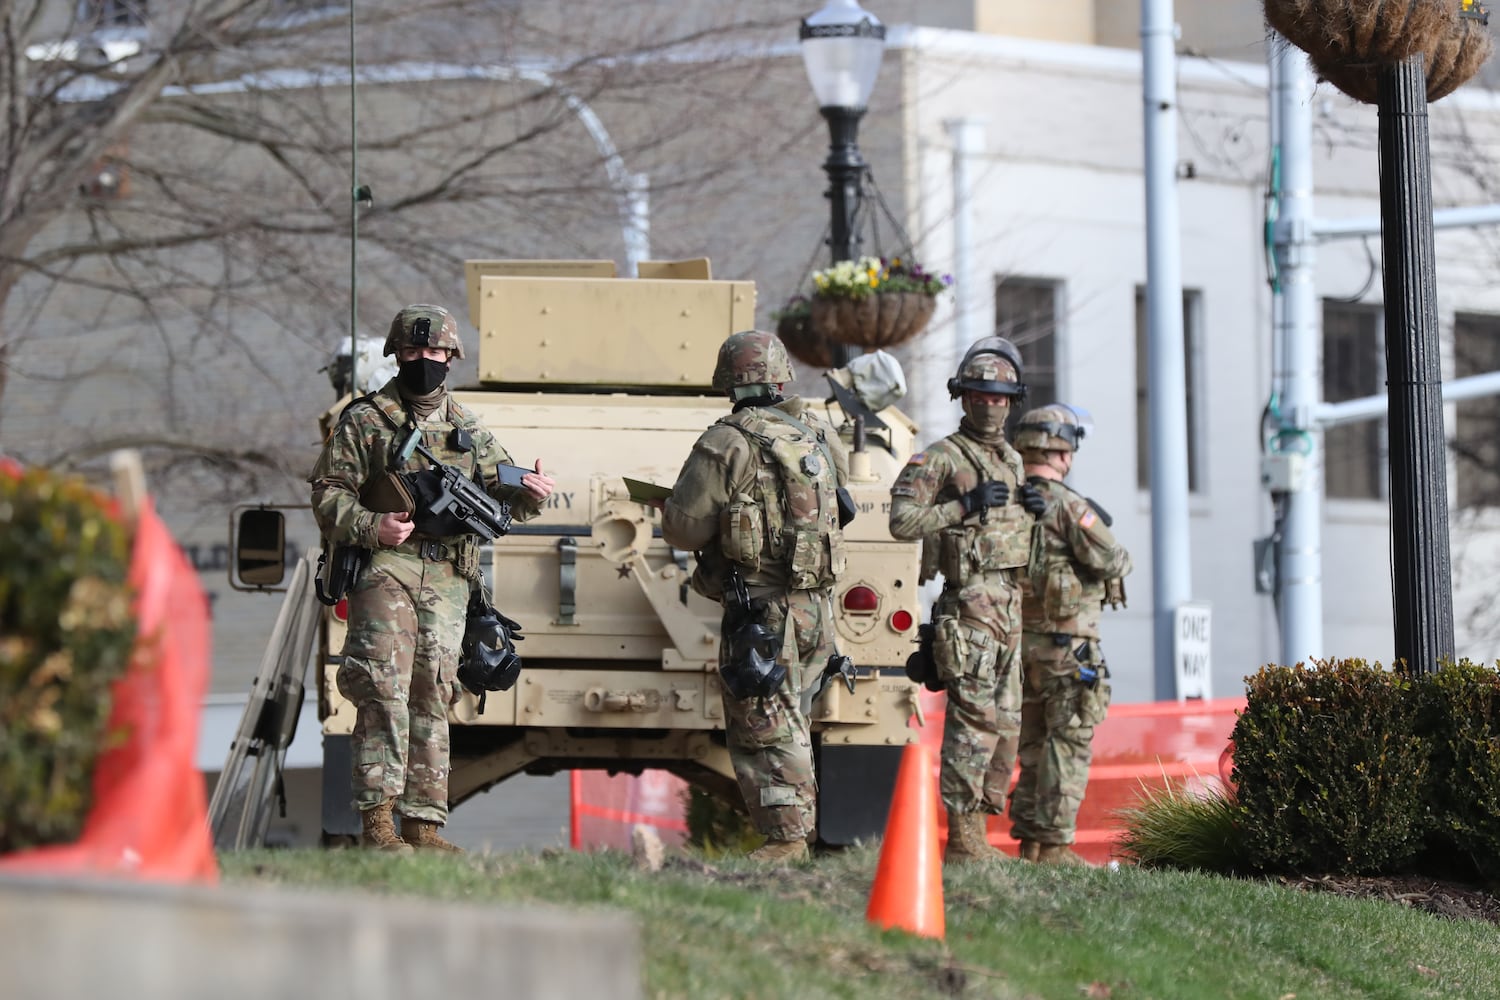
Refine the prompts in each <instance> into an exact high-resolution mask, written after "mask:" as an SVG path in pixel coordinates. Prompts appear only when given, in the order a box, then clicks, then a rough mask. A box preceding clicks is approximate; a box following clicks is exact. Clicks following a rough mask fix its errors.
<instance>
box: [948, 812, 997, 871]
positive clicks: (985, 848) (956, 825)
mask: <svg viewBox="0 0 1500 1000" xmlns="http://www.w3.org/2000/svg"><path fill="white" fill-rule="evenodd" d="M984 824H985V815H984V813H964V814H963V815H960V816H950V817H949V819H948V849H947V851H945V852H944V853H943V862H944V863H945V864H956V865H962V864H968V863H969V862H971V861H999V860H1000V859H1002V858H1004V857H1005V855H1004V853H1002V852H1001V851H1000V850H999V849H998V848H995V847H993V846H991V845H990V842H989V839H988V838H987V837H986V836H985V834H984Z"/></svg>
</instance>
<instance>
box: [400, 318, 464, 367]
mask: <svg viewBox="0 0 1500 1000" xmlns="http://www.w3.org/2000/svg"><path fill="white" fill-rule="evenodd" d="M403 347H446V348H448V350H450V351H452V352H453V353H454V355H455V356H456V357H460V358H461V357H463V356H464V342H463V341H461V340H459V339H458V321H457V320H455V319H454V318H453V314H452V313H450V312H449V311H448V310H446V309H444V308H443V307H442V306H428V305H414V306H407V307H406V308H405V309H403V310H401V311H400V312H398V313H397V314H396V318H395V319H393V320H391V332H390V333H388V334H386V337H385V356H386V357H389V356H390V355H392V354H395V353H396V351H398V350H400V349H401V348H403Z"/></svg>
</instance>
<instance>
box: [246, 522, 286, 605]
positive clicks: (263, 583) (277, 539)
mask: <svg viewBox="0 0 1500 1000" xmlns="http://www.w3.org/2000/svg"><path fill="white" fill-rule="evenodd" d="M234 571H235V573H236V574H237V575H238V576H239V578H240V582H241V583H243V584H245V585H246V586H251V587H274V586H276V585H277V584H278V583H280V582H281V581H282V579H284V578H285V576H286V518H285V517H283V516H282V513H281V511H279V510H264V509H254V510H247V511H243V512H241V514H240V523H239V529H238V530H237V531H236V532H235V542H234Z"/></svg>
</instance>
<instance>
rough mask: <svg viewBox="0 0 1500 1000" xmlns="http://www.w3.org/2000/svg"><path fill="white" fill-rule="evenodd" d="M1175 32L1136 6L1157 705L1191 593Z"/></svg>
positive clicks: (1167, 18) (1168, 690)
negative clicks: (1177, 623)
mask: <svg viewBox="0 0 1500 1000" xmlns="http://www.w3.org/2000/svg"><path fill="white" fill-rule="evenodd" d="M1176 38H1177V25H1176V24H1175V22H1174V20H1173V12H1172V0H1141V64H1142V90H1143V96H1144V102H1145V125H1146V324H1147V345H1148V352H1147V353H1148V357H1149V367H1150V379H1149V382H1148V385H1150V386H1151V393H1150V401H1149V402H1150V407H1149V409H1150V414H1149V416H1150V424H1151V562H1152V566H1151V569H1152V578H1151V584H1152V614H1153V616H1154V618H1155V649H1154V657H1153V660H1154V663H1155V671H1154V680H1155V698H1156V700H1157V701H1172V700H1175V699H1176V697H1177V676H1176V672H1175V670H1174V667H1173V652H1174V649H1175V645H1174V641H1175V635H1174V633H1173V621H1174V615H1175V612H1176V609H1177V606H1178V605H1179V604H1182V603H1183V602H1185V601H1187V600H1189V599H1190V597H1191V594H1192V563H1191V558H1190V550H1189V536H1188V529H1189V525H1188V470H1187V459H1188V454H1187V402H1186V399H1185V398H1184V397H1185V393H1184V388H1185V386H1186V384H1187V360H1186V357H1185V355H1184V351H1183V343H1182V247H1181V233H1180V226H1181V223H1180V219H1179V216H1178V211H1177V95H1176V82H1177V81H1176V59H1177V55H1176Z"/></svg>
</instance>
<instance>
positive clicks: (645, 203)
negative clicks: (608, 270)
mask: <svg viewBox="0 0 1500 1000" xmlns="http://www.w3.org/2000/svg"><path fill="white" fill-rule="evenodd" d="M625 193H626V197H627V198H628V199H629V202H630V210H629V212H627V213H626V214H627V217H628V220H629V221H628V222H627V223H626V225H625V276H626V277H629V278H634V277H636V276H638V275H639V274H640V265H641V261H643V260H650V259H651V178H650V176H649V175H647V174H631V175H630V176H629V178H628V179H627V183H626V188H625Z"/></svg>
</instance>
